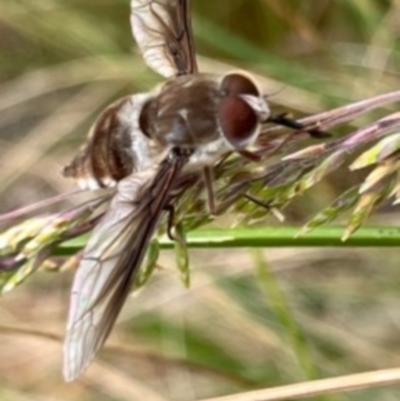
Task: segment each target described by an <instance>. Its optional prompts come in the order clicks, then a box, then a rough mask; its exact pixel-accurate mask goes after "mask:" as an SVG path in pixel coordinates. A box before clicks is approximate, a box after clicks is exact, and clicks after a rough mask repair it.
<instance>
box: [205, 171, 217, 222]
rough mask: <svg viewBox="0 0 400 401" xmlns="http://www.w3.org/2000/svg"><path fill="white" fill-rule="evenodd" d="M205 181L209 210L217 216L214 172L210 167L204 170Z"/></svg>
mask: <svg viewBox="0 0 400 401" xmlns="http://www.w3.org/2000/svg"><path fill="white" fill-rule="evenodd" d="M203 181H204V186H205V188H206V194H207V203H208V209H209V210H210V213H211V214H212V215H216V214H217V206H216V203H215V196H214V189H213V172H212V170H211V168H210V167H204V168H203Z"/></svg>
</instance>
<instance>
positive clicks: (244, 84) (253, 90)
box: [221, 73, 260, 96]
mask: <svg viewBox="0 0 400 401" xmlns="http://www.w3.org/2000/svg"><path fill="white" fill-rule="evenodd" d="M221 90H222V91H223V93H224V94H225V95H227V96H236V95H253V96H260V93H259V92H258V89H257V87H256V85H255V84H254V82H253V81H252V80H251V79H250V78H248V77H246V76H245V75H242V74H239V73H230V74H228V75H226V76H225V77H224V79H223V80H222V82H221Z"/></svg>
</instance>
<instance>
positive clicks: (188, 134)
mask: <svg viewBox="0 0 400 401" xmlns="http://www.w3.org/2000/svg"><path fill="white" fill-rule="evenodd" d="M217 102H218V82H217V80H216V79H215V77H214V76H210V75H206V74H196V75H184V76H180V77H176V78H173V79H170V80H168V81H167V82H166V83H165V84H163V85H162V86H161V87H159V88H158V89H157V90H156V93H155V96H154V97H153V98H152V99H150V100H149V102H148V103H147V104H146V105H145V106H144V108H143V113H142V116H141V129H142V130H143V132H145V133H146V135H148V136H149V137H151V138H154V139H155V140H157V141H158V142H160V143H161V144H162V145H164V146H176V147H181V148H195V147H196V146H198V145H199V144H205V143H209V142H211V141H213V140H215V139H217V136H218V125H217V121H216V118H215V116H216V114H215V113H216V104H217Z"/></svg>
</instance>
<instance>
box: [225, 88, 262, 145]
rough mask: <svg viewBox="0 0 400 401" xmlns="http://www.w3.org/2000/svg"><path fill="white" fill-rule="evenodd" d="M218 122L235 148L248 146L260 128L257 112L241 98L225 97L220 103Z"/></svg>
mask: <svg viewBox="0 0 400 401" xmlns="http://www.w3.org/2000/svg"><path fill="white" fill-rule="evenodd" d="M218 120H219V125H220V127H221V130H222V133H223V134H224V136H225V138H226V140H227V141H228V142H229V143H230V144H231V145H232V146H233V147H234V148H235V149H241V148H244V147H245V146H247V145H248V144H249V143H248V142H249V140H250V139H251V137H252V136H253V134H254V132H255V130H256V129H257V126H258V117H257V115H256V113H255V111H254V110H253V109H252V108H251V107H250V106H249V105H248V104H247V103H246V102H245V101H244V100H243V99H241V98H239V97H230V96H229V97H225V98H223V99H222V100H221V101H220V103H219V108H218Z"/></svg>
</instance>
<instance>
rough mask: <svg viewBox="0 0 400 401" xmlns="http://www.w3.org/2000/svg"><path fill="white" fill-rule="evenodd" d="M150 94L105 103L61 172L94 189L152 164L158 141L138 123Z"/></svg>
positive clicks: (110, 184)
mask: <svg viewBox="0 0 400 401" xmlns="http://www.w3.org/2000/svg"><path fill="white" fill-rule="evenodd" d="M151 96H152V95H151V94H136V95H133V96H128V97H124V98H122V99H119V100H118V101H116V102H115V103H113V104H112V105H110V106H109V107H107V108H106V109H105V110H104V111H103V112H102V113H101V114H100V116H99V117H98V119H97V121H96V122H95V123H94V124H93V126H92V128H91V129H90V131H89V135H88V139H87V142H86V143H85V144H84V145H83V146H82V148H81V149H80V151H79V153H78V155H77V156H76V157H75V158H74V159H73V160H72V162H71V163H70V164H68V165H67V166H66V167H65V168H64V170H63V175H64V176H66V177H71V178H74V179H75V180H76V181H77V183H78V185H79V186H80V187H81V188H84V189H97V188H104V187H112V186H115V185H116V183H117V182H118V181H120V180H121V179H122V178H124V177H126V176H128V175H129V174H131V173H133V172H135V171H141V170H143V169H145V168H148V167H149V166H150V165H151V164H153V158H155V157H156V155H157V154H158V153H159V145H158V144H156V143H154V141H151V140H150V139H149V138H148V137H146V136H145V135H144V134H143V132H142V131H141V129H140V126H139V118H140V114H141V111H142V108H143V106H144V105H145V104H146V103H147V102H148V101H149V99H150V98H151Z"/></svg>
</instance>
